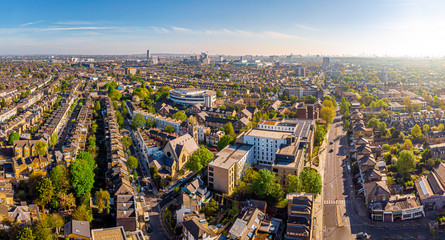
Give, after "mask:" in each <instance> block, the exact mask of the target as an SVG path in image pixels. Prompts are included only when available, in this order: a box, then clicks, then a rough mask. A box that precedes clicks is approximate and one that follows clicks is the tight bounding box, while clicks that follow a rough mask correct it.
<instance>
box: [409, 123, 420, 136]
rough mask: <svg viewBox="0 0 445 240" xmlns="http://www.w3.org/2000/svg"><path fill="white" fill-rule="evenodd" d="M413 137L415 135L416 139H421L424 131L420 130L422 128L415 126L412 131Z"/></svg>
mask: <svg viewBox="0 0 445 240" xmlns="http://www.w3.org/2000/svg"><path fill="white" fill-rule="evenodd" d="M411 135H413V136H414V137H416V138H421V137H422V136H423V135H422V130H421V129H420V126H419V125H418V124H416V125H414V127H413V129H412V130H411Z"/></svg>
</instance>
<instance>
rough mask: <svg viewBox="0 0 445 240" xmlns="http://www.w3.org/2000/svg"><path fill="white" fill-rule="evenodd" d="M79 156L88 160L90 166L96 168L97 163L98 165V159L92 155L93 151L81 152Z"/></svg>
mask: <svg viewBox="0 0 445 240" xmlns="http://www.w3.org/2000/svg"><path fill="white" fill-rule="evenodd" d="M77 158H78V159H84V160H86V161H87V162H88V165H89V166H90V168H91V169H93V170H94V168H95V165H96V161H94V158H93V156H92V155H91V153H89V152H80V153H79V154H77Z"/></svg>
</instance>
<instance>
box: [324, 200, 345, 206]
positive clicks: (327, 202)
mask: <svg viewBox="0 0 445 240" xmlns="http://www.w3.org/2000/svg"><path fill="white" fill-rule="evenodd" d="M350 203H351V201H350V200H345V199H338V200H336V199H333V200H324V201H323V204H324V205H346V204H350Z"/></svg>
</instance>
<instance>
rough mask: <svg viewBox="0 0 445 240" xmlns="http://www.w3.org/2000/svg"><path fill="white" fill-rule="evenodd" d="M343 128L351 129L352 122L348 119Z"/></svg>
mask: <svg viewBox="0 0 445 240" xmlns="http://www.w3.org/2000/svg"><path fill="white" fill-rule="evenodd" d="M343 130H345V131H349V130H351V123H350V122H349V120H348V119H346V120H345V124H344V125H343Z"/></svg>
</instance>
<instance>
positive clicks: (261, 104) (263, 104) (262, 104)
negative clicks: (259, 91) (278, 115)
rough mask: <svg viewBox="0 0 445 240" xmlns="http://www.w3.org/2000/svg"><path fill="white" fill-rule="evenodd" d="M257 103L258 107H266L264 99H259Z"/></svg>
mask: <svg viewBox="0 0 445 240" xmlns="http://www.w3.org/2000/svg"><path fill="white" fill-rule="evenodd" d="M259 103H260V106H262V107H263V106H266V104H267V101H266V99H264V98H261V99H260V101H259Z"/></svg>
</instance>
